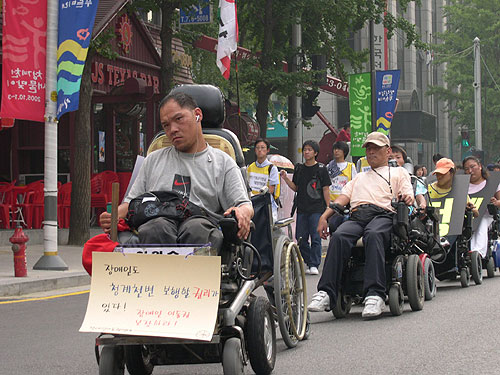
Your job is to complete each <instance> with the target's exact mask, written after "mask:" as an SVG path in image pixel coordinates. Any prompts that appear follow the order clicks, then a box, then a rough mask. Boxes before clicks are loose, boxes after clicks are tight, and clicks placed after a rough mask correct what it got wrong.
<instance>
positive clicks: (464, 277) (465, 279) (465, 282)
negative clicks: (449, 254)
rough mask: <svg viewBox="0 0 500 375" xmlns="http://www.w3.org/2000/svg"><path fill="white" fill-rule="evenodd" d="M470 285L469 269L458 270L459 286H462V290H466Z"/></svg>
mask: <svg viewBox="0 0 500 375" xmlns="http://www.w3.org/2000/svg"><path fill="white" fill-rule="evenodd" d="M469 283H470V274H469V268H468V267H464V268H462V269H461V270H460V284H461V285H462V288H467V287H468V286H469Z"/></svg>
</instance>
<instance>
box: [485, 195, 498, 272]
mask: <svg viewBox="0 0 500 375" xmlns="http://www.w3.org/2000/svg"><path fill="white" fill-rule="evenodd" d="M486 207H487V210H488V213H489V214H490V215H491V216H492V217H493V222H492V223H491V227H490V228H489V229H488V248H487V250H486V257H485V258H482V259H481V260H482V263H483V269H485V270H486V276H487V277H488V278H492V277H495V270H496V268H497V267H499V266H500V263H499V262H498V257H499V256H500V254H497V252H500V249H497V246H499V245H497V243H498V239H499V232H500V227H499V225H500V213H499V211H498V208H497V207H496V206H495V205H494V204H493V203H488V204H487V206H486Z"/></svg>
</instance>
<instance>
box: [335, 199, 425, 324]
mask: <svg viewBox="0 0 500 375" xmlns="http://www.w3.org/2000/svg"><path fill="white" fill-rule="evenodd" d="M392 206H393V207H394V208H395V210H396V214H395V215H394V219H393V227H392V233H391V244H390V247H389V249H386V252H385V264H386V275H387V278H386V279H387V286H386V290H388V291H389V307H390V311H391V313H392V314H393V315H401V314H402V313H403V304H404V297H405V296H407V297H408V301H409V303H410V306H411V309H412V310H413V311H419V310H422V308H423V305H424V300H425V283H426V281H425V278H424V268H423V265H422V261H421V259H420V257H419V255H420V254H422V253H423V252H424V250H423V249H421V247H422V244H428V243H430V242H431V240H430V239H429V238H427V237H425V236H423V235H422V234H421V233H420V232H419V231H420V229H419V228H420V226H418V225H417V226H416V227H415V228H413V229H412V225H414V224H413V220H412V221H410V215H409V208H408V206H406V204H405V203H404V202H396V201H393V203H392ZM331 208H333V209H334V210H335V211H336V212H337V213H339V214H341V215H348V214H349V210H348V209H346V208H344V207H342V206H339V205H336V204H332V205H331ZM424 229H425V228H424ZM364 266H365V256H364V248H363V241H362V239H359V240H358V242H357V243H356V245H355V247H354V248H353V249H352V252H351V257H350V258H349V260H348V261H347V264H346V265H345V266H344V272H343V274H342V280H341V286H340V288H339V289H340V290H339V291H338V298H337V303H336V306H334V308H333V310H332V312H333V315H334V316H335V317H336V318H344V317H346V316H347V315H348V314H349V312H350V310H351V306H352V304H353V303H354V304H359V303H361V302H362V300H363V280H364V277H363V274H364V271H363V270H364Z"/></svg>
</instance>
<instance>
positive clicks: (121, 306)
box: [101, 302, 127, 312]
mask: <svg viewBox="0 0 500 375" xmlns="http://www.w3.org/2000/svg"><path fill="white" fill-rule="evenodd" d="M101 307H102V309H103V310H102V311H104V312H110V310H116V311H120V310H122V311H125V310H126V309H127V303H126V302H125V303H120V302H104V303H103V304H102V305H101Z"/></svg>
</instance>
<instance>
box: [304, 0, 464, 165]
mask: <svg viewBox="0 0 500 375" xmlns="http://www.w3.org/2000/svg"><path fill="white" fill-rule="evenodd" d="M445 3H446V0H421V2H420V4H419V5H417V4H415V3H414V2H412V3H410V4H409V6H408V8H407V10H406V12H404V13H403V12H401V9H400V8H399V6H398V4H397V1H396V0H387V6H388V11H389V12H390V13H392V14H393V15H394V16H399V15H402V16H403V17H405V18H406V19H407V20H408V21H410V22H411V23H414V24H415V25H416V27H417V30H418V31H419V33H420V37H421V39H422V41H424V42H426V43H439V39H438V38H437V35H438V34H439V33H442V32H443V31H445V28H446V18H445V17H444V10H443V6H444V5H445ZM350 42H351V45H352V47H353V48H354V49H356V50H362V49H368V48H369V47H370V43H369V42H370V41H369V29H368V26H367V27H365V28H364V29H363V30H361V31H359V32H357V33H355V34H354V35H353V37H352V39H351V41H350ZM404 45H405V36H404V34H403V32H401V31H399V30H397V31H396V32H395V33H394V35H393V37H392V38H391V39H387V35H386V33H385V32H384V28H383V26H382V25H376V26H375V36H374V46H375V67H376V69H377V70H391V69H399V70H400V71H401V80H400V84H399V93H398V98H399V99H400V101H399V104H398V108H397V112H396V115H395V117H394V122H393V125H392V132H393V134H394V142H396V143H398V144H401V145H402V146H403V147H405V148H406V149H407V151H408V155H409V156H410V157H411V158H412V160H413V163H414V164H425V165H427V166H428V167H430V168H432V161H431V158H432V155H433V154H434V153H436V152H439V153H441V154H443V155H446V156H448V157H450V158H452V159H457V160H458V159H460V149H459V147H458V146H457V145H455V144H454V142H453V139H455V138H456V137H457V136H458V133H457V132H458V130H456V128H455V127H454V126H452V125H453V124H452V120H451V119H450V118H449V117H448V114H447V112H446V107H447V104H446V103H445V102H443V101H441V100H438V99H437V97H435V96H434V95H432V96H431V95H427V92H428V89H429V88H430V86H436V85H437V86H444V85H445V82H444V80H443V75H444V72H445V69H446V65H444V64H443V65H436V64H435V63H434V56H433V52H432V51H421V50H417V49H416V48H415V47H409V48H406V47H405V46H404ZM369 69H370V66H369V64H366V65H365V71H369ZM347 71H349V66H348V65H347ZM318 104H319V105H320V106H321V112H322V113H323V114H324V115H325V117H326V118H327V119H328V120H329V121H330V122H331V123H332V124H334V125H335V126H336V127H338V128H341V126H342V125H343V124H344V123H345V122H346V121H347V120H348V119H349V106H348V100H346V99H345V98H342V97H339V96H336V95H332V94H331V93H326V92H321V94H320V96H319V99H318ZM408 111H411V112H412V113H408ZM403 112H404V113H403ZM431 115H432V116H431ZM312 122H313V123H314V125H315V126H314V127H313V128H311V129H304V139H316V140H320V139H321V138H322V136H323V133H324V132H325V130H326V127H325V126H324V125H323V123H322V122H321V121H320V120H319V119H318V117H314V118H313V119H312ZM416 123H418V126H419V127H420V128H419V129H418V132H417V133H419V134H414V133H415V132H413V130H415V129H416V128H415V126H416V125H415V124H416ZM433 123H434V124H433ZM405 127H406V128H405ZM410 128H411V129H410ZM409 130H412V131H411V132H410V131H409ZM401 134H404V135H405V136H404V137H403V136H401ZM408 134H410V135H408ZM405 137H407V138H405ZM408 138H409V139H408Z"/></svg>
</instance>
